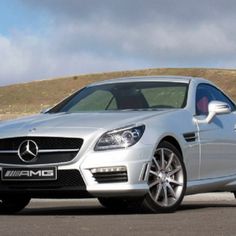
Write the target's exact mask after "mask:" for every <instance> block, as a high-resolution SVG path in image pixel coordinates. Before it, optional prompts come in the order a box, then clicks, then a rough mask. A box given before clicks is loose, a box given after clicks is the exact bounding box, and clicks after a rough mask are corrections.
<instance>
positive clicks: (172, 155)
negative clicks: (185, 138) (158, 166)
mask: <svg viewBox="0 0 236 236" xmlns="http://www.w3.org/2000/svg"><path fill="white" fill-rule="evenodd" d="M174 156H175V154H174V153H173V152H172V153H171V156H170V159H169V161H168V163H167V165H166V168H165V169H166V170H168V168H169V167H170V165H171V163H172V161H173V159H174Z"/></svg>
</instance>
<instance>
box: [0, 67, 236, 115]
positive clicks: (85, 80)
mask: <svg viewBox="0 0 236 236" xmlns="http://www.w3.org/2000/svg"><path fill="white" fill-rule="evenodd" d="M140 75H185V76H194V77H204V78H206V79H209V80H211V81H213V82H214V83H216V84H217V85H218V86H219V87H221V88H222V89H223V90H224V91H226V93H227V94H229V95H230V96H231V97H232V98H233V99H234V100H235V101H236V70H226V69H224V70H222V69H201V68H196V69H195V68H194V69H191V68H178V69H175V68H165V69H146V70H136V71H122V72H111V73H100V74H90V75H82V76H73V77H67V78H58V79H53V80H44V81H35V82H30V83H25V84H17V85H10V86H5V87H0V114H1V117H0V118H10V117H16V116H20V115H24V114H32V113H37V112H39V111H40V110H42V109H43V108H46V107H50V106H52V105H53V104H55V103H57V102H58V101H60V100H61V99H63V98H64V97H65V96H68V95H69V94H71V93H73V92H74V91H75V90H78V89H79V88H81V87H83V86H84V85H86V84H89V83H91V82H95V81H99V80H105V79H112V78H117V77H125V76H140Z"/></svg>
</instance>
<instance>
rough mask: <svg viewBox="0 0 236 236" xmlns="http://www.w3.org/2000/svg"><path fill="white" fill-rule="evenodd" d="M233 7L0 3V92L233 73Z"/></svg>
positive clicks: (191, 0) (169, 0) (222, 3)
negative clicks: (123, 76)
mask: <svg viewBox="0 0 236 236" xmlns="http://www.w3.org/2000/svg"><path fill="white" fill-rule="evenodd" d="M235 12H236V1H235V0H198V1H196V0H119V1H118V0H40V1H39V0H10V1H9V0H0V86H4V85H8V84H14V83H24V82H28V81H33V80H44V79H51V78H54V77H63V76H70V75H80V74H88V73H99V72H109V71H120V70H134V69H145V68H166V67H168V68H169V67H207V68H233V69H234V68H236V30H235V25H236V14H235Z"/></svg>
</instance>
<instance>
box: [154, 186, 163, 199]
mask: <svg viewBox="0 0 236 236" xmlns="http://www.w3.org/2000/svg"><path fill="white" fill-rule="evenodd" d="M162 187H163V186H162V184H159V186H158V190H157V193H156V196H155V201H158V199H159V197H160V193H161V190H162Z"/></svg>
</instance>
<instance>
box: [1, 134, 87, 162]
mask: <svg viewBox="0 0 236 236" xmlns="http://www.w3.org/2000/svg"><path fill="white" fill-rule="evenodd" d="M26 140H32V141H34V142H35V143H36V144H37V146H38V150H39V152H38V156H37V158H36V159H35V160H34V161H33V162H28V163H27V162H24V161H22V160H21V159H20V158H19V156H18V149H19V147H20V145H21V144H22V143H23V142H24V141H26ZM82 144H83V139H80V138H62V137H16V138H7V139H0V163H2V164H12V165H21V164H24V165H32V164H35V165H37V164H56V163H65V162H69V161H72V160H73V159H74V158H75V157H76V155H77V153H78V152H79V150H80V148H81V146H82Z"/></svg>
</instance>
